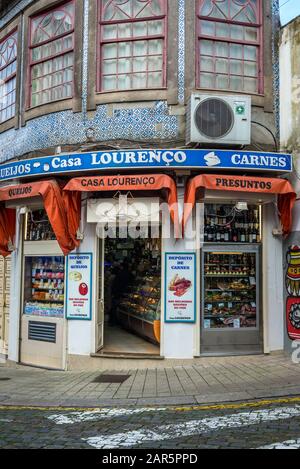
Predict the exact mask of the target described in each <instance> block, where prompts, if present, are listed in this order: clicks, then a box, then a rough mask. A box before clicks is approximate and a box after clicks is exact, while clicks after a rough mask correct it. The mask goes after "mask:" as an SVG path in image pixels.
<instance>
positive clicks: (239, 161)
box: [0, 149, 293, 181]
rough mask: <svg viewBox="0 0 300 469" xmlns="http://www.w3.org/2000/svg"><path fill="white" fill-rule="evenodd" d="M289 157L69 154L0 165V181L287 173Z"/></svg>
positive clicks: (159, 151)
mask: <svg viewBox="0 0 300 469" xmlns="http://www.w3.org/2000/svg"><path fill="white" fill-rule="evenodd" d="M292 161H293V157H292V155H289V154H286V153H264V152H246V151H233V150H199V149H197V150H190V149H182V150H179V149H153V150H149V149H148V150H146V149H145V150H143V149H141V150H124V151H106V152H104V151H101V152H95V153H69V154H64V155H56V156H53V155H52V156H47V157H43V158H34V159H31V160H21V161H15V162H13V163H5V164H2V165H0V180H1V181H9V180H12V179H15V178H18V179H20V178H26V177H32V176H49V175H59V174H67V175H71V174H76V173H83V172H85V171H94V172H95V173H96V172H97V171H103V170H104V171H105V170H132V169H133V170H135V169H165V168H167V169H170V168H181V169H186V168H188V169H193V168H195V169H210V170H214V171H218V170H219V169H228V170H235V171H237V170H239V171H245V170H247V171H259V172H266V171H268V172H277V173H287V172H291V171H292V170H293V164H292Z"/></svg>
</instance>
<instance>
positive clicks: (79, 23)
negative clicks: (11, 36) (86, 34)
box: [22, 0, 83, 125]
mask: <svg viewBox="0 0 300 469" xmlns="http://www.w3.org/2000/svg"><path fill="white" fill-rule="evenodd" d="M67 3H69V1H68V0H64V1H63V2H62V1H61V0H59V1H58V0H52V1H50V2H49V1H47V0H39V1H38V2H36V3H35V4H34V5H32V6H31V7H29V8H28V9H27V10H26V11H25V13H24V37H25V44H24V50H25V51H27V52H26V54H25V55H24V61H23V73H24V77H26V80H24V84H23V102H22V125H25V124H26V122H27V121H29V120H31V119H34V118H36V117H40V116H43V115H47V114H52V113H55V112H60V111H65V110H73V112H80V111H81V109H82V90H81V86H82V85H81V81H82V80H81V76H82V43H83V35H82V28H83V2H81V1H80V2H78V1H75V15H74V18H75V27H74V65H73V67H74V76H73V97H70V98H63V99H59V100H56V101H51V102H49V103H43V104H40V105H38V106H34V107H30V103H29V100H28V95H29V90H30V88H29V86H30V68H31V64H30V54H29V53H28V51H30V34H31V19H32V18H33V17H35V16H38V15H40V14H43V13H46V12H47V11H51V10H53V9H55V8H56V7H59V6H61V5H64V4H67Z"/></svg>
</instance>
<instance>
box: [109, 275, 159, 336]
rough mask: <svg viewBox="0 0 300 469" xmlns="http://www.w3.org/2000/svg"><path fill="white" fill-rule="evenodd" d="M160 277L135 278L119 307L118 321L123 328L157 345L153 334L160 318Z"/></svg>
mask: <svg viewBox="0 0 300 469" xmlns="http://www.w3.org/2000/svg"><path fill="white" fill-rule="evenodd" d="M160 300H161V277H160V274H158V273H151V274H148V275H146V276H145V277H140V278H139V277H138V278H136V284H135V285H131V286H129V287H128V289H127V291H126V293H124V295H123V297H122V299H121V301H120V304H119V307H118V319H119V322H120V323H121V324H122V326H123V327H125V328H126V329H128V330H130V331H133V332H135V333H136V334H138V335H140V336H142V337H144V338H146V339H148V340H150V341H151V342H154V343H157V342H158V340H157V334H156V332H155V329H156V327H155V326H156V324H155V323H157V321H158V322H159V321H160V316H161V301H160Z"/></svg>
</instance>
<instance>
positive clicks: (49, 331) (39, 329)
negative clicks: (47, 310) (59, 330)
mask: <svg viewBox="0 0 300 469" xmlns="http://www.w3.org/2000/svg"><path fill="white" fill-rule="evenodd" d="M28 339H29V340H37V341H39V342H50V343H53V344H55V343H56V324H55V323H45V322H39V321H29V323H28Z"/></svg>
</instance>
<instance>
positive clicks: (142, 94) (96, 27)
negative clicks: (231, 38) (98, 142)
mask: <svg viewBox="0 0 300 469" xmlns="http://www.w3.org/2000/svg"><path fill="white" fill-rule="evenodd" d="M166 1H167V7H166V9H167V13H168V14H167V18H166V51H165V61H166V72H165V73H166V76H165V86H164V87H163V88H149V89H134V90H133V89H129V90H119V91H106V90H105V91H99V75H100V73H98V66H99V62H97V58H99V48H100V43H101V41H100V17H99V11H100V1H99V0H90V31H89V63H90V64H93V63H97V70H96V68H95V74H94V73H91V74H90V75H89V86H88V110H91V111H92V110H95V109H96V107H97V105H99V104H114V103H125V102H126V103H128V105H129V106H130V102H136V101H140V102H143V101H158V100H164V101H167V102H168V103H169V104H173V105H175V104H177V103H178V74H177V70H178V0H166ZM95 11H97V12H98V14H97V15H95ZM138 39H140V38H138Z"/></svg>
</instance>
